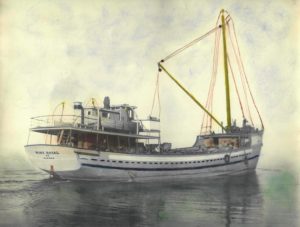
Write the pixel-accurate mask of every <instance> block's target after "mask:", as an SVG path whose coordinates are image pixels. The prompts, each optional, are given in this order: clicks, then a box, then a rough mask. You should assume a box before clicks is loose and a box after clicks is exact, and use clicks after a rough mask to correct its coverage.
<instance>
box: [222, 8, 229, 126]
mask: <svg viewBox="0 0 300 227" xmlns="http://www.w3.org/2000/svg"><path fill="white" fill-rule="evenodd" d="M221 14H222V34H223V53H224V74H225V93H226V113H227V130H228V131H230V128H231V108H230V90H229V78H228V62H227V46H226V23H225V18H224V9H222V10H221Z"/></svg>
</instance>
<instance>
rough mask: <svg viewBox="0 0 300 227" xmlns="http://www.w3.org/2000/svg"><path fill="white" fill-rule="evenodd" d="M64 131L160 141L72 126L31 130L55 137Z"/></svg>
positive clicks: (153, 137)
mask: <svg viewBox="0 0 300 227" xmlns="http://www.w3.org/2000/svg"><path fill="white" fill-rule="evenodd" d="M62 129H63V130H72V131H73V132H80V133H94V134H102V135H111V136H122V137H130V138H136V139H159V137H158V136H148V135H138V134H128V133H120V132H107V131H100V130H94V129H88V128H75V127H71V126H69V127H35V128H31V131H33V132H39V133H45V134H52V135H55V134H57V133H58V132H59V131H60V130H62Z"/></svg>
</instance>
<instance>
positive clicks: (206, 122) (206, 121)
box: [151, 10, 264, 133]
mask: <svg viewBox="0 0 300 227" xmlns="http://www.w3.org/2000/svg"><path fill="white" fill-rule="evenodd" d="M225 14H227V15H225ZM220 18H221V19H222V25H221V24H219V20H220ZM230 21H232V20H231V16H230V15H229V13H228V12H227V11H225V10H221V12H220V14H219V16H218V19H217V23H216V26H215V27H214V28H213V29H211V30H210V31H209V32H207V33H205V34H204V35H202V36H200V37H198V38H196V39H194V40H192V41H191V42H189V43H187V44H186V45H184V46H183V47H181V48H179V49H177V50H175V51H174V52H172V53H171V54H169V55H168V56H167V57H165V58H164V59H162V60H161V61H160V62H159V63H158V67H159V71H162V70H163V71H164V72H165V73H166V74H167V75H168V76H169V77H170V78H171V79H172V80H173V81H174V82H175V83H176V84H177V85H178V86H179V87H180V88H181V89H182V90H183V91H184V92H185V93H186V94H187V95H188V96H189V97H190V98H191V99H192V100H193V101H195V102H196V104H197V105H198V106H199V107H201V108H202V109H203V110H204V112H205V114H204V115H203V119H202V124H201V130H200V133H202V130H203V128H206V129H207V128H209V129H210V130H211V128H212V121H213V120H214V121H215V122H216V123H217V124H218V125H219V126H220V127H221V128H222V129H224V130H226V131H227V130H230V127H231V109H230V91H229V77H228V64H230V63H229V57H228V53H227V47H226V46H227V45H226V37H225V36H226V34H227V33H228V34H229V37H230V41H231V45H232V48H233V52H234V55H235V59H236V63H237V66H238V69H239V72H240V79H241V83H242V87H243V91H244V96H245V101H246V107H247V108H246V109H247V112H248V115H249V118H250V121H251V123H252V125H254V124H253V120H252V116H251V112H250V108H249V103H248V95H247V89H246V85H247V88H248V91H249V93H250V96H251V99H252V102H253V104H254V106H255V109H256V111H257V113H258V115H259V118H260V121H261V124H262V128H264V126H263V122H262V119H261V116H260V113H259V111H258V108H257V106H256V104H255V101H254V98H253V95H252V92H251V90H250V86H249V83H248V79H247V76H246V74H245V70H244V65H243V63H242V60H241V56H240V50H239V46H238V42H237V38H236V33H235V28H234V23H233V21H232V27H233V31H234V37H235V43H236V44H234V42H233V38H232V32H231V26H230V23H229V22H230ZM225 25H228V26H225ZM225 27H227V28H228V29H227V30H226V29H225ZM220 28H222V32H223V47H224V72H225V89H226V90H225V91H226V111H227V128H224V126H223V124H222V123H220V122H219V121H218V120H216V118H215V117H214V116H213V115H212V110H213V105H212V102H213V96H214V87H215V83H216V75H217V70H218V68H217V65H218V58H219V43H220V36H221V32H219V31H220ZM214 32H216V33H215V46H214V57H213V70H212V77H211V80H210V85H209V91H208V96H207V100H206V104H205V107H204V106H203V105H202V104H201V103H200V102H199V101H198V100H196V98H195V97H194V96H193V95H192V94H191V93H190V92H189V91H187V90H186V89H185V88H184V87H183V86H182V85H181V84H180V83H179V81H177V80H176V79H175V78H174V77H173V76H172V75H171V74H170V73H169V72H168V71H167V69H166V68H165V67H164V66H163V65H162V63H163V62H166V61H167V60H169V59H170V58H172V57H174V56H176V55H178V54H180V53H181V52H183V51H184V50H185V49H187V48H189V47H191V46H192V45H194V44H196V43H198V42H199V41H200V40H202V39H204V38H205V37H207V36H209V35H210V34H212V33H214ZM235 45H236V46H237V47H236V46H235ZM236 49H237V50H236ZM227 61H228V62H227ZM230 70H231V74H232V78H233V81H234V86H235V90H236V93H237V95H238V100H239V104H240V107H241V111H242V114H243V117H245V111H244V107H243V104H242V102H241V96H240V94H239V91H238V87H237V82H236V79H235V76H234V74H233V69H232V66H231V64H230ZM245 80H246V82H245ZM157 87H158V76H157V81H156V90H155V93H154V99H155V96H156V94H157V96H158V101H159V92H158V91H157V89H158V88H157ZM159 102H160V101H159ZM153 108H154V101H153V103H152V108H151V114H152V111H153ZM159 108H160V103H159ZM159 112H160V109H159Z"/></svg>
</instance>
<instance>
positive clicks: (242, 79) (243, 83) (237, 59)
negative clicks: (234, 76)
mask: <svg viewBox="0 0 300 227" xmlns="http://www.w3.org/2000/svg"><path fill="white" fill-rule="evenodd" d="M228 33H229V39H230V42H231V45H232V49H233V52H234V55H235V58H236V62H237V65H238V69H239V72H240V78H241V82H242V87H243V91H244V96H245V102H246V108H247V112H248V115H249V118H250V121H251V124H252V125H254V124H253V120H252V115H251V112H250V108H249V102H248V95H247V90H246V85H245V81H244V77H243V70H242V66H241V58H240V56H238V54H237V50H236V47H235V45H234V43H233V40H232V37H231V29H230V26H228Z"/></svg>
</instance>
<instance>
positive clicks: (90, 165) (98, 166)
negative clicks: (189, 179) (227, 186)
mask: <svg viewBox="0 0 300 227" xmlns="http://www.w3.org/2000/svg"><path fill="white" fill-rule="evenodd" d="M258 157H259V155H255V156H253V157H251V158H248V160H251V159H256V158H258ZM244 161H245V160H240V161H235V162H230V163H223V164H216V165H209V166H197V167H183V168H130V167H118V166H103V165H95V164H82V165H83V166H88V167H96V168H103V169H119V170H135V171H174V170H193V169H206V168H213V167H220V166H227V165H233V164H237V163H240V162H244Z"/></svg>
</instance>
